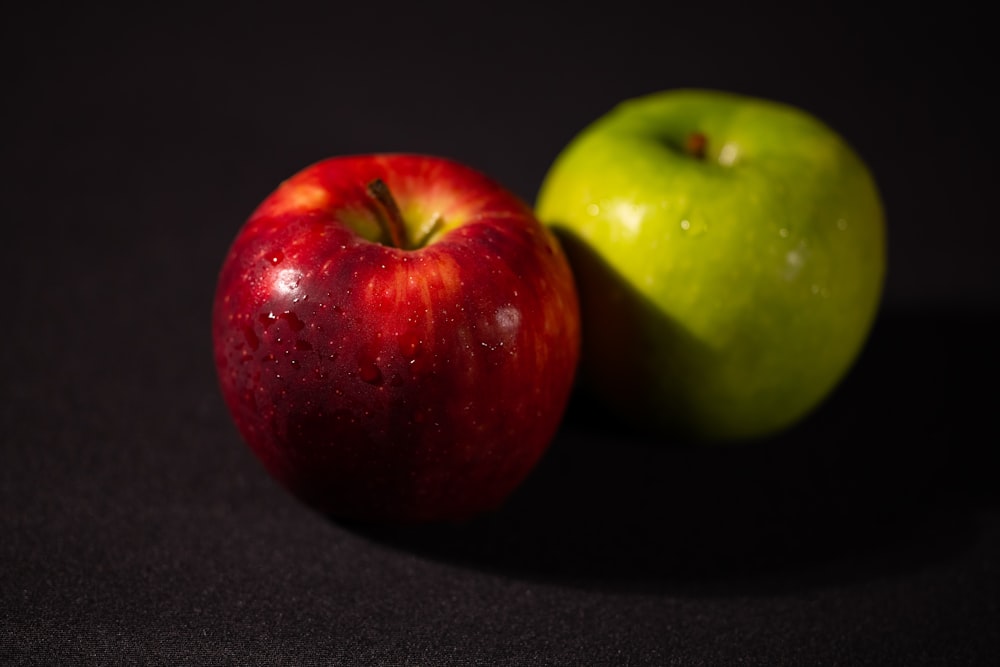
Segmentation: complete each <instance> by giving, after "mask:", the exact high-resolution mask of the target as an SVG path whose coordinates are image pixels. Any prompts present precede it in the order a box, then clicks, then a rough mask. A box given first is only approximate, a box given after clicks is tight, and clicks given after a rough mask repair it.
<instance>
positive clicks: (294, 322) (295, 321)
mask: <svg viewBox="0 0 1000 667" xmlns="http://www.w3.org/2000/svg"><path fill="white" fill-rule="evenodd" d="M278 317H280V318H281V319H282V320H284V321H285V322H288V326H290V327H291V328H292V331H302V329H303V328H305V326H306V323H305V322H303V321H302V320H301V319H299V316H298V315H296V314H295V313H293V312H292V311H290V310H286V311H285V312H283V313H282V314H281V315H279V316H278Z"/></svg>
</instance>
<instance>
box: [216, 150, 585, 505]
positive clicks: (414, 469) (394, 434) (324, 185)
mask: <svg viewBox="0 0 1000 667" xmlns="http://www.w3.org/2000/svg"><path fill="white" fill-rule="evenodd" d="M212 335H213V342H214V358H215V364H216V368H217V371H218V377H219V381H220V385H221V390H222V395H223V398H224V400H225V402H226V405H227V406H228V408H229V411H230V413H231V415H232V417H233V420H234V422H235V424H236V427H237V428H238V430H239V432H240V433H241V435H242V436H243V438H244V439H245V440H246V442H247V444H248V445H249V447H250V448H251V449H252V451H253V452H254V453H255V454H256V456H257V457H258V458H259V459H260V461H261V462H262V463H263V465H264V467H265V468H266V469H267V470H268V471H269V472H270V474H271V475H273V476H274V477H275V478H276V479H277V480H278V481H279V482H281V484H283V485H284V486H285V487H287V488H288V489H289V490H290V491H291V492H292V493H294V494H295V495H296V496H297V497H299V498H300V499H301V500H303V501H304V502H305V503H307V504H308V505H311V506H313V507H314V508H316V509H318V510H320V511H323V512H325V513H327V514H330V515H332V516H334V517H340V518H346V519H355V520H379V521H392V522H427V521H446V520H447V521H460V520H465V519H469V518H471V517H474V516H476V515H477V514H480V513H482V512H486V511H490V510H494V509H496V508H498V507H499V506H500V505H501V504H503V502H504V501H505V500H506V499H507V497H508V496H509V495H510V494H511V493H512V492H513V491H514V490H515V489H516V488H517V487H518V485H519V484H520V483H521V482H522V481H523V480H524V479H525V478H526V477H527V475H528V474H529V473H530V471H531V470H532V469H533V468H534V466H535V465H536V463H537V462H538V460H539V459H540V457H541V456H542V455H543V453H544V452H545V450H546V448H547V447H548V445H549V443H550V442H551V440H552V438H553V437H554V435H555V433H556V431H557V429H558V426H559V424H560V421H561V419H562V416H563V413H564V411H565V408H566V404H567V401H568V398H569V394H570V391H571V387H572V385H573V382H574V376H575V373H576V367H577V362H578V357H579V349H580V321H579V306H578V302H577V294H576V289H575V286H574V283H573V278H572V274H571V273H570V269H569V265H568V263H567V261H566V258H565V256H564V254H563V251H562V249H561V247H560V246H559V245H558V242H557V240H556V239H555V237H554V236H553V235H552V234H551V232H550V231H548V230H547V229H546V228H545V227H544V226H543V225H541V224H540V223H539V222H538V220H537V219H536V218H535V216H534V213H533V211H532V210H531V208H530V207H529V206H528V205H527V204H525V203H524V202H523V201H522V200H521V199H519V198H518V197H516V196H515V195H513V194H512V193H511V192H509V191H508V190H506V189H505V188H504V187H502V186H501V185H499V184H498V183H497V182H495V181H494V180H492V179H490V178H489V177H487V176H486V175H484V174H482V173H480V172H478V171H476V170H474V169H472V168H469V167H468V166H465V165H462V164H459V163H457V162H455V161H452V160H448V159H444V158H440V157H433V156H422V155H407V154H376V155H361V156H344V157H334V158H330V159H327V160H323V161H320V162H318V163H316V164H313V165H311V166H309V167H307V168H305V169H303V170H302V171H300V172H299V173H298V174H296V175H294V176H292V177H291V178H290V179H288V180H287V181H285V182H284V183H282V184H281V185H280V186H279V187H278V188H277V189H276V190H275V191H274V192H273V193H271V194H270V196H268V197H267V198H266V199H265V200H264V201H263V202H262V203H261V204H260V206H259V207H258V208H257V209H256V211H254V213H253V214H252V215H251V216H250V218H249V220H247V222H246V223H245V225H244V226H243V228H242V229H241V230H240V231H239V233H238V234H237V236H236V238H235V240H234V241H233V244H232V246H231V248H230V249H229V252H228V254H227V256H226V257H225V260H224V263H223V265H222V269H221V272H220V275H219V279H218V285H217V288H216V294H215V302H214V307H213V313H212Z"/></svg>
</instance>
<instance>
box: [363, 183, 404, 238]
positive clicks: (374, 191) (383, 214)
mask: <svg viewBox="0 0 1000 667" xmlns="http://www.w3.org/2000/svg"><path fill="white" fill-rule="evenodd" d="M367 192H368V196H369V197H371V198H372V200H373V201H374V202H375V205H376V206H375V208H376V212H375V213H376V214H375V217H376V219H377V220H378V224H379V227H381V228H382V232H383V233H384V234H385V235H386V236H388V237H389V241H390V242H391V243H392V245H393V246H394V247H396V248H406V223H405V222H404V221H403V214H402V213H400V211H399V205H398V204H396V199H395V198H394V197H393V196H392V192H391V191H390V190H389V186H388V185H386V184H385V181H383V180H382V179H381V178H376V179H375V180H373V181H372V182H370V183H369V184H368V188H367Z"/></svg>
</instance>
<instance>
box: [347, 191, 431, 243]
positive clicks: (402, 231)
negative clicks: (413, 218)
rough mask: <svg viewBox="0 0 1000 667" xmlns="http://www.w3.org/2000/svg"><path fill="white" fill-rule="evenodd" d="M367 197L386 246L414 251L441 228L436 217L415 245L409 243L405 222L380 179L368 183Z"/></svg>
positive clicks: (397, 205)
mask: <svg viewBox="0 0 1000 667" xmlns="http://www.w3.org/2000/svg"><path fill="white" fill-rule="evenodd" d="M365 192H366V193H367V194H368V197H369V198H371V200H372V202H373V203H374V209H375V211H374V212H375V220H376V221H377V222H378V226H379V228H380V229H381V230H382V234H383V237H384V238H386V239H388V241H389V243H388V245H390V246H392V247H394V248H399V249H400V250H415V249H417V248H422V247H423V246H424V245H426V241H427V239H429V238H430V236H431V235H432V234H433V233H434V232H435V231H437V229H438V228H439V227H440V226H441V216H440V215H438V216H436V217H435V218H434V220H433V221H432V222H431V224H430V226H429V228H428V229H427V231H426V232H425V233H424V234H423V235H422V236H421V238H420V239H417V242H416V243H415V244H412V245H411V243H410V239H409V237H408V235H407V233H406V221H405V220H404V219H403V214H402V212H401V211H400V210H399V204H397V203H396V198H395V197H393V196H392V190H390V189H389V186H388V185H386V184H385V181H383V180H382V179H381V178H376V179H374V180H372V181H370V182H369V183H368V185H367V187H366V188H365Z"/></svg>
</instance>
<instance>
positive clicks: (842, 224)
mask: <svg viewBox="0 0 1000 667" xmlns="http://www.w3.org/2000/svg"><path fill="white" fill-rule="evenodd" d="M837 229H839V230H840V231H842V232H843V231H846V230H847V220H845V219H844V218H839V219H838V220H837Z"/></svg>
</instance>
